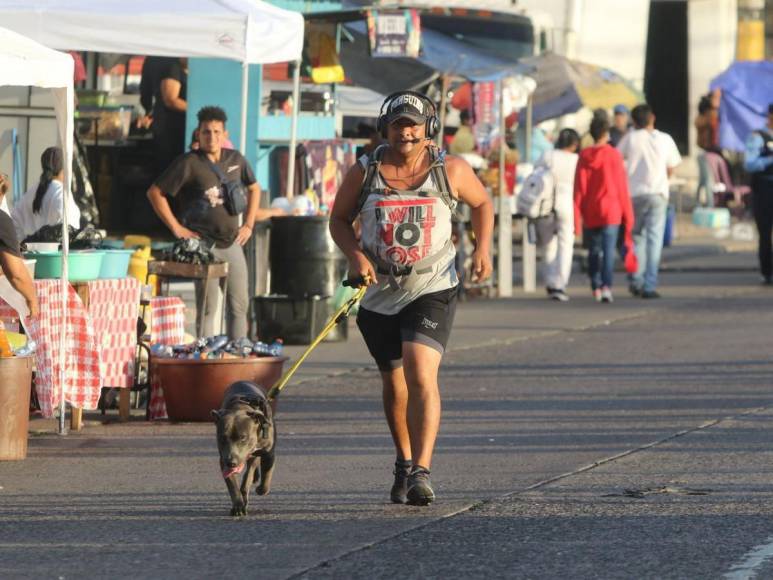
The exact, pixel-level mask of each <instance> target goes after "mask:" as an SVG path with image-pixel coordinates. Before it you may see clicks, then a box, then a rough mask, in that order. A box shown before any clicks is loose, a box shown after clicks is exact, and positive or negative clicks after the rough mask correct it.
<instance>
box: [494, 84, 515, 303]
mask: <svg viewBox="0 0 773 580" xmlns="http://www.w3.org/2000/svg"><path fill="white" fill-rule="evenodd" d="M498 87H499V212H498V216H497V218H498V219H497V221H498V222H499V224H498V225H499V235H498V236H497V255H498V260H497V287H498V289H499V292H498V295H499V297H500V298H502V297H509V296H512V295H513V214H512V211H511V209H510V196H509V195H507V193H508V192H507V180H506V179H505V162H506V156H505V153H506V151H505V148H506V147H507V140H506V139H505V133H506V131H507V127H506V122H505V81H504V79H502V80H500V81H499V83H498Z"/></svg>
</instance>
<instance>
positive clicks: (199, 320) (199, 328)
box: [148, 260, 228, 338]
mask: <svg viewBox="0 0 773 580" xmlns="http://www.w3.org/2000/svg"><path fill="white" fill-rule="evenodd" d="M151 275H155V276H157V277H158V284H159V292H160V291H161V285H162V284H163V282H164V281H166V282H167V291H166V294H165V295H166V296H168V295H169V280H172V279H178V280H180V279H182V280H201V281H202V284H203V286H204V289H203V292H202V297H201V303H200V304H198V303H197V304H196V333H197V335H198V336H197V338H201V337H202V336H203V333H204V310H205V308H206V304H207V291H208V288H207V287H208V286H209V284H208V282H209V281H210V280H212V279H215V278H217V279H218V280H219V282H218V283H219V285H220V291H221V292H222V293H223V312H222V319H221V321H220V331H221V332H224V328H225V309H226V300H227V297H226V291H227V290H228V263H227V262H217V263H214V264H183V263H180V262H167V261H163V260H153V261H151V262H148V277H150V276H151Z"/></svg>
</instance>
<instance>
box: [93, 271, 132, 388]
mask: <svg viewBox="0 0 773 580" xmlns="http://www.w3.org/2000/svg"><path fill="white" fill-rule="evenodd" d="M88 287H89V317H90V318H91V321H92V323H93V324H94V332H95V333H96V336H97V341H98V343H99V348H100V360H101V366H100V370H101V375H102V386H104V387H131V386H132V383H133V382H134V357H135V351H136V348H137V316H138V314H139V303H140V283H139V282H138V281H137V280H136V279H135V278H121V279H109V280H93V281H91V282H89V283H88Z"/></svg>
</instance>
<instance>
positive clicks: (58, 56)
mask: <svg viewBox="0 0 773 580" xmlns="http://www.w3.org/2000/svg"><path fill="white" fill-rule="evenodd" d="M74 66H75V63H74V61H73V59H72V57H71V56H70V55H69V54H65V53H62V52H58V51H56V50H51V49H50V48H47V47H45V46H43V45H42V44H39V43H37V42H35V41H34V40H30V39H29V38H26V37H24V36H21V35H20V34H16V33H15V32H11V31H10V30H6V29H5V28H0V85H13V86H33V87H42V88H48V89H51V90H52V92H53V95H54V109H55V110H56V126H57V132H58V133H59V142H60V143H61V145H62V150H63V151H64V197H63V198H62V199H63V203H66V201H67V200H68V199H69V197H70V195H71V191H70V188H71V184H72V177H71V172H72V149H73V131H74V126H73V112H74V108H75V103H74V101H75V99H74V91H73V68H74ZM62 219H63V221H62V251H63V254H64V255H65V256H66V254H67V252H68V250H69V248H68V242H69V240H68V237H67V231H68V229H67V227H68V224H67V211H63V212H62ZM67 284H68V283H67V260H66V258H64V257H63V261H62V321H63V326H64V327H65V328H66V325H65V324H64V323H65V321H66V317H67ZM20 314H22V315H24V313H20ZM65 334H66V333H65V332H64V331H62V332H61V333H60V334H59V353H60V356H61V357H62V359H63V360H62V364H61V365H60V382H61V385H62V391H61V393H60V395H59V405H60V407H59V408H60V418H59V429H60V432H61V431H62V430H63V429H64V402H65V401H64V395H65V365H64V356H65Z"/></svg>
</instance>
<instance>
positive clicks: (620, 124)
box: [614, 113, 628, 131]
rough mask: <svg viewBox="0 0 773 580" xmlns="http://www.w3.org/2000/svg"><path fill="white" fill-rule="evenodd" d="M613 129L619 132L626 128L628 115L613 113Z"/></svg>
mask: <svg viewBox="0 0 773 580" xmlns="http://www.w3.org/2000/svg"><path fill="white" fill-rule="evenodd" d="M614 122H615V127H617V128H618V129H620V130H621V131H623V130H625V128H626V127H628V114H627V113H615V121H614Z"/></svg>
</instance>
